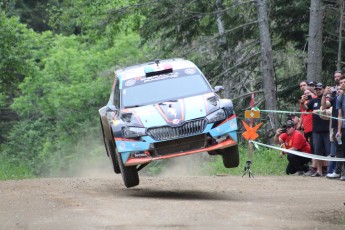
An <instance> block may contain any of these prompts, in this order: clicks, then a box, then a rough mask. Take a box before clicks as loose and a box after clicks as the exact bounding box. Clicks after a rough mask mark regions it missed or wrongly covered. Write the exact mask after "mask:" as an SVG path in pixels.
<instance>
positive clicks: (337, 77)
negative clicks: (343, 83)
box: [334, 70, 343, 86]
mask: <svg viewBox="0 0 345 230" xmlns="http://www.w3.org/2000/svg"><path fill="white" fill-rule="evenodd" d="M342 76H343V72H342V71H341V70H337V71H335V72H334V82H335V85H338V86H339V84H340V78H341V77H342Z"/></svg>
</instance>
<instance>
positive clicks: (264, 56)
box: [257, 0, 278, 129]
mask: <svg viewBox="0 0 345 230" xmlns="http://www.w3.org/2000/svg"><path fill="white" fill-rule="evenodd" d="M257 14H258V22H259V32H260V47H261V70H262V77H263V88H264V92H265V109H266V110H277V92H276V86H275V82H274V70H273V57H272V44H271V37H270V33H269V29H268V16H267V7H266V1H265V0H257ZM269 115H270V116H271V119H272V123H273V128H274V129H276V128H278V116H277V114H276V113H272V114H269Z"/></svg>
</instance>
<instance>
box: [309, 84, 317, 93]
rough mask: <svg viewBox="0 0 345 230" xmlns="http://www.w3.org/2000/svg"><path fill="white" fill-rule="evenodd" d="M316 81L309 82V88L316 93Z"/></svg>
mask: <svg viewBox="0 0 345 230" xmlns="http://www.w3.org/2000/svg"><path fill="white" fill-rule="evenodd" d="M316 84H317V83H316V81H310V82H309V83H308V89H309V90H310V91H311V92H312V93H314V94H315V86H316Z"/></svg>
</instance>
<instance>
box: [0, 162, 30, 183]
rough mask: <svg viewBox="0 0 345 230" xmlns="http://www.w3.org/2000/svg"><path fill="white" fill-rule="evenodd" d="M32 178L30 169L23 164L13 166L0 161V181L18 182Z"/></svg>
mask: <svg viewBox="0 0 345 230" xmlns="http://www.w3.org/2000/svg"><path fill="white" fill-rule="evenodd" d="M33 177H34V176H33V174H32V171H31V169H30V168H28V167H27V166H25V165H24V164H21V165H15V164H12V163H10V162H9V161H6V160H1V161H0V180H19V179H25V178H33Z"/></svg>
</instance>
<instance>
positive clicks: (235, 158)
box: [218, 145, 240, 168]
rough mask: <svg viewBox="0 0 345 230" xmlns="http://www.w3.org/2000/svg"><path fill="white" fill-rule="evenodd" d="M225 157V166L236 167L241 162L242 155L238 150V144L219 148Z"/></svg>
mask: <svg viewBox="0 0 345 230" xmlns="http://www.w3.org/2000/svg"><path fill="white" fill-rule="evenodd" d="M218 151H219V153H220V155H221V156H222V158H223V164H224V167H225V168H235V167H238V165H239V164H240V155H239V152H238V145H235V146H231V147H228V148H225V149H219V150H218Z"/></svg>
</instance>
